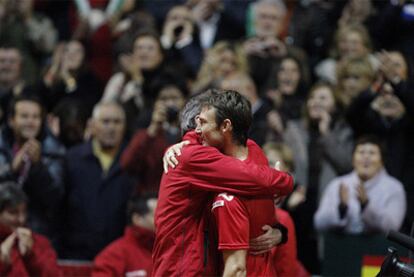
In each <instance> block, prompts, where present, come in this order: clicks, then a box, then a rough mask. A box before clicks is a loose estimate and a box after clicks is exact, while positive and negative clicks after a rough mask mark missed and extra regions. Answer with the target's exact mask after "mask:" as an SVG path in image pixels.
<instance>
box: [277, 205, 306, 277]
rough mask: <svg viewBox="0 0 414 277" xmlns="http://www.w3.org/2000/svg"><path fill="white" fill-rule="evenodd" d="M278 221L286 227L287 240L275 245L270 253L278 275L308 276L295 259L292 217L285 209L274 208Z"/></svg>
mask: <svg viewBox="0 0 414 277" xmlns="http://www.w3.org/2000/svg"><path fill="white" fill-rule="evenodd" d="M276 217H277V219H278V221H279V222H280V223H281V224H283V225H284V226H285V227H286V228H287V229H288V241H287V242H286V243H285V244H283V245H281V246H278V247H276V248H275V249H274V250H273V251H272V253H273V257H274V259H275V267H276V272H277V275H278V276H281V277H283V276H309V274H308V275H306V274H307V272H306V270H305V271H304V270H303V266H302V265H301V264H300V262H299V261H298V259H297V250H296V249H297V248H296V232H295V225H294V223H293V220H292V217H291V216H290V215H289V213H288V212H287V211H285V210H282V209H280V208H277V209H276Z"/></svg>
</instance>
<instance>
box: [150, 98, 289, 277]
mask: <svg viewBox="0 0 414 277" xmlns="http://www.w3.org/2000/svg"><path fill="white" fill-rule="evenodd" d="M216 97H221V98H222V99H221V100H224V102H225V103H226V105H225V107H223V108H222V109H220V110H216V107H215V106H214V105H211V104H208V103H206V104H205V106H206V107H209V108H211V110H212V111H215V114H216V115H217V117H216V124H214V123H213V122H204V123H206V124H207V125H205V126H206V127H208V128H209V130H206V131H205V132H203V140H206V139H207V137H208V139H209V142H210V143H209V144H211V145H212V146H214V147H208V146H202V145H200V143H199V142H198V139H199V137H198V135H197V134H196V133H195V132H188V133H187V134H186V135H185V136H184V138H183V139H184V140H189V141H190V144H189V145H188V146H186V147H185V148H183V151H182V153H181V156H180V157H178V161H179V164H178V165H177V166H176V167H175V169H174V170H171V171H169V172H168V174H164V175H163V178H162V181H161V185H160V194H159V202H158V207H157V210H156V214H155V225H156V241H155V246H154V253H153V261H154V271H153V275H152V276H157V277H158V276H200V275H202V274H203V270H204V269H205V266H206V265H207V264H208V261H206V260H205V256H206V255H205V254H206V253H203V250H204V249H203V243H208V241H206V240H205V239H206V238H208V235H205V233H204V231H205V230H207V229H208V226H207V225H208V224H207V222H209V218H208V215H207V213H205V208H206V207H208V206H209V203H210V202H211V199H212V196H213V194H211V192H215V193H218V192H223V191H225V192H229V193H235V194H239V195H244V196H255V195H256V196H260V195H261V196H268V195H274V194H287V193H289V192H290V191H291V190H292V186H293V179H292V177H291V176H290V175H288V174H286V173H283V172H279V171H276V170H273V169H270V168H269V167H268V166H267V165H266V166H259V165H255V164H248V165H247V164H246V163H244V162H243V161H240V160H238V159H236V158H232V157H229V156H226V155H231V154H232V153H231V151H232V148H233V145H232V144H231V141H226V143H223V141H222V140H221V136H222V135H223V134H224V133H228V132H232V133H233V135H234V137H235V139H237V140H240V141H242V143H243V144H244V145H246V142H247V131H248V129H249V126H250V122H251V110H250V105H249V103H248V101H247V100H246V99H245V98H243V97H242V96H241V95H240V94H238V93H237V92H234V91H224V92H213V93H211V94H210V95H209V98H210V99H215V98H216ZM223 97H224V98H223ZM209 105H210V106H209ZM229 118H231V120H230V119H229ZM202 123H203V122H202ZM188 127H190V126H188ZM182 129H183V131H184V132H185V131H187V129H186V128H182ZM188 129H194V127H193V128H188ZM255 148H256V151H258V150H257V148H259V147H258V146H257V145H256V144H250V145H248V148H247V149H248V151H255ZM223 154H225V155H223ZM210 204H211V203H210Z"/></svg>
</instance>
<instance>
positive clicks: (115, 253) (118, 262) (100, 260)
mask: <svg viewBox="0 0 414 277" xmlns="http://www.w3.org/2000/svg"><path fill="white" fill-rule="evenodd" d="M115 243H116V241H115V242H114V243H112V244H110V245H109V246H108V247H106V248H105V249H104V250H102V252H101V253H99V254H98V256H96V257H95V260H94V262H93V270H92V277H106V276H124V275H125V272H126V267H125V261H126V259H125V257H124V256H123V254H122V251H120V249H118V248H117V247H116V244H115Z"/></svg>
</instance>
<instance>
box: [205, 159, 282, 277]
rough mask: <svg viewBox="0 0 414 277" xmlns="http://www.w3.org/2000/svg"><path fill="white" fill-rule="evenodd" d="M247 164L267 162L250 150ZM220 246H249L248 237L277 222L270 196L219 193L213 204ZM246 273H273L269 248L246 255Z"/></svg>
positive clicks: (274, 272) (260, 274) (264, 274)
mask: <svg viewBox="0 0 414 277" xmlns="http://www.w3.org/2000/svg"><path fill="white" fill-rule="evenodd" d="M245 163H246V164H248V165H252V164H260V165H267V164H268V161H267V159H266V157H265V156H264V154H263V153H262V152H261V151H260V152H257V153H255V152H253V151H249V156H248V159H247V160H246V161H245ZM213 213H214V215H215V218H216V220H217V229H218V237H219V245H218V246H219V249H220V250H223V249H248V245H249V240H250V239H253V238H256V237H258V236H260V235H262V234H263V230H262V227H263V226H264V225H273V224H274V223H276V216H275V206H274V203H273V198H255V199H246V198H240V199H239V198H238V197H233V196H232V195H227V194H219V195H218V196H217V197H216V198H215V203H214V204H213ZM246 268H247V276H276V271H275V266H274V261H273V256H272V254H271V252H268V253H265V254H262V255H248V256H247V264H246Z"/></svg>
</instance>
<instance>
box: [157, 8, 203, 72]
mask: <svg viewBox="0 0 414 277" xmlns="http://www.w3.org/2000/svg"><path fill="white" fill-rule="evenodd" d="M194 36H195V26H194V22H193V19H192V16H191V11H190V9H189V8H188V7H186V6H184V5H177V6H174V7H172V8H171V10H170V11H169V12H168V14H167V17H166V19H165V22H164V26H163V31H162V35H161V44H162V47H163V48H164V49H165V50H166V53H167V56H168V57H169V59H171V60H174V61H180V60H182V62H183V63H184V65H183V66H186V67H187V68H188V69H189V70H190V71H191V72H192V74H193V75H195V74H196V73H197V71H198V69H199V67H200V64H201V60H202V58H203V50H202V49H201V45H200V43H199V42H198V40H197V38H196V37H194Z"/></svg>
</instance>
